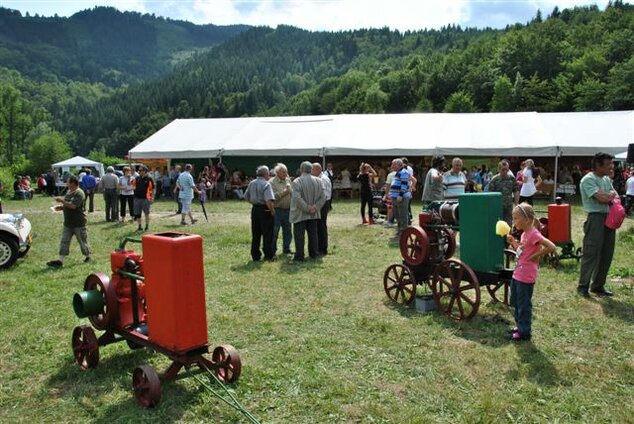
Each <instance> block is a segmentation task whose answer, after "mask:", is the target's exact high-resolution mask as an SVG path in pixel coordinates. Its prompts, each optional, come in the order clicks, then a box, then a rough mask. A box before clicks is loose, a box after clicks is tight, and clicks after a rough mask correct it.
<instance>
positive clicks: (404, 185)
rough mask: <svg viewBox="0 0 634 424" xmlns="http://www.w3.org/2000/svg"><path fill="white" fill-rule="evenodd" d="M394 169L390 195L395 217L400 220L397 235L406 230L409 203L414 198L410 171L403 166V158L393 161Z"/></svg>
mask: <svg viewBox="0 0 634 424" xmlns="http://www.w3.org/2000/svg"><path fill="white" fill-rule="evenodd" d="M392 171H394V172H396V174H395V175H394V179H393V180H392V185H391V186H390V197H391V198H392V210H393V211H394V218H395V219H396V220H397V222H398V227H397V228H398V229H397V232H396V235H397V236H398V237H400V235H401V234H402V233H403V231H405V228H406V227H407V222H408V205H409V202H410V199H411V198H412V193H411V192H410V190H409V179H410V178H409V177H410V175H409V172H407V169H405V168H404V167H403V160H402V159H399V158H397V159H394V160H393V161H392Z"/></svg>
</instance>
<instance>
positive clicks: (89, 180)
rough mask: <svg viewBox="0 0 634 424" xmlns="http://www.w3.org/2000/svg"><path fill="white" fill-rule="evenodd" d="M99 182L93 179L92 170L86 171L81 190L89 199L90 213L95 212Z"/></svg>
mask: <svg viewBox="0 0 634 424" xmlns="http://www.w3.org/2000/svg"><path fill="white" fill-rule="evenodd" d="M96 187H97V180H96V179H95V177H93V175H92V172H91V171H90V169H87V170H86V175H84V176H83V178H82V179H81V188H82V190H83V191H84V193H85V194H86V197H87V198H88V212H94V211H95V188H96Z"/></svg>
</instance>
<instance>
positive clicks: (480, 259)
mask: <svg viewBox="0 0 634 424" xmlns="http://www.w3.org/2000/svg"><path fill="white" fill-rule="evenodd" d="M458 204H459V210H460V259H461V260H462V261H463V262H464V263H466V264H467V265H469V266H470V267H471V268H472V269H473V270H474V271H482V272H497V271H500V270H502V269H503V268H504V239H503V238H502V237H500V236H498V235H496V234H495V224H496V223H497V221H498V220H499V219H502V194H501V193H466V194H461V195H460V196H459V198H458Z"/></svg>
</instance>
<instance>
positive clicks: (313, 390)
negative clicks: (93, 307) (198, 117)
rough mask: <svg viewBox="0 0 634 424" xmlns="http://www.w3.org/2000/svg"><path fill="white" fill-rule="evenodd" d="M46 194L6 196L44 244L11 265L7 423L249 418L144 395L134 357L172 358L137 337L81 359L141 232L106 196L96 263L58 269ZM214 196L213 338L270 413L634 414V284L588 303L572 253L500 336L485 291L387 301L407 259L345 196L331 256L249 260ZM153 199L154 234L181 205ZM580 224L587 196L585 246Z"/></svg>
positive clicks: (305, 416)
mask: <svg viewBox="0 0 634 424" xmlns="http://www.w3.org/2000/svg"><path fill="white" fill-rule="evenodd" d="M51 204H52V202H51V200H50V198H40V197H36V199H35V200H33V201H31V202H15V201H13V202H12V201H9V202H5V204H4V208H5V210H7V211H18V210H21V211H23V212H24V213H26V215H27V216H28V217H29V219H30V220H31V221H32V223H33V225H34V229H35V234H36V239H35V242H34V246H33V248H32V249H31V252H30V253H29V255H28V256H27V257H26V258H25V259H24V260H20V261H19V263H18V265H17V266H15V267H13V268H12V269H10V270H6V271H3V272H0V305H1V307H2V312H1V313H0V331H1V334H2V337H1V338H0V422H96V423H102V422H103V423H106V422H107V423H110V422H173V421H180V422H217V423H225V422H246V421H244V419H243V418H242V417H241V416H240V415H239V414H238V413H237V412H235V411H233V410H232V409H230V408H229V407H228V406H226V405H225V404H224V403H222V402H220V401H219V400H217V399H215V398H213V397H211V396H209V395H208V394H207V393H206V392H205V391H204V390H202V389H200V388H199V387H198V385H197V384H196V382H195V381H194V380H193V379H191V378H190V379H184V380H180V381H178V382H175V383H174V382H170V383H166V384H163V385H162V390H163V397H162V400H161V403H160V404H159V406H158V407H157V408H155V409H153V410H142V409H140V408H138V407H137V406H136V403H135V401H134V398H133V396H132V391H131V373H132V370H133V369H134V368H135V367H136V366H138V365H140V364H143V363H148V364H150V365H152V366H154V367H156V368H158V369H159V370H163V369H164V368H165V367H166V366H167V365H168V360H167V358H166V357H164V356H162V355H159V354H155V353H151V352H147V351H145V350H137V351H131V350H129V349H128V347H127V346H126V344H125V343H119V344H115V345H109V346H107V347H104V348H102V349H101V351H100V356H101V361H100V364H99V367H98V368H97V369H95V370H90V371H87V372H86V371H81V370H80V369H79V367H78V366H77V365H76V364H75V363H74V362H73V358H72V353H71V349H70V338H71V332H72V329H73V327H75V326H76V325H79V324H81V323H84V322H87V320H80V319H77V318H76V317H75V315H74V313H73V310H72V306H71V298H72V294H73V293H74V292H76V291H78V290H80V289H81V288H82V286H83V280H84V279H85V277H86V276H87V275H88V274H89V273H91V272H97V271H101V272H106V273H109V252H110V251H111V250H112V249H113V248H114V247H115V246H116V245H117V243H118V241H119V239H120V238H121V237H123V236H125V235H129V234H131V233H132V232H133V230H134V229H135V227H134V226H133V224H126V225H123V226H121V225H119V224H111V223H105V222H104V216H103V212H102V210H103V203H102V200H101V199H99V200H98V202H97V212H95V213H94V214H92V215H91V217H90V224H89V239H90V243H91V245H92V248H93V250H94V259H95V261H94V262H93V263H91V264H84V263H82V259H83V258H82V256H81V254H80V252H79V248H78V245H77V244H76V242H73V245H72V249H71V256H70V257H69V258H68V259H67V263H66V265H65V266H64V268H63V269H61V270H50V269H47V268H46V266H45V263H46V261H47V260H50V259H52V258H55V257H56V253H57V249H58V243H59V236H60V232H61V223H62V218H61V216H60V215H54V214H52V213H51V212H50V211H49V209H48V207H49V206H50V205H51ZM207 209H208V211H209V212H210V222H209V223H205V222H203V221H202V220H201V221H200V222H199V223H198V224H196V225H195V226H192V227H188V228H187V231H191V232H196V233H199V234H201V235H202V236H203V238H204V254H205V272H206V297H207V320H208V326H209V335H210V343H211V344H212V347H213V346H215V345H218V344H221V343H230V344H233V345H234V346H236V348H238V349H239V351H240V353H241V355H242V363H243V371H242V377H241V379H240V380H239V382H237V383H236V384H235V385H233V388H232V389H233V390H234V392H235V395H236V396H237V397H238V398H239V399H240V400H241V401H242V403H243V404H244V406H245V407H246V408H247V409H249V410H250V411H251V412H252V413H253V414H254V415H255V416H257V417H259V418H260V419H261V421H262V422H267V423H338V422H363V423H388V422H389V423H425V422H451V423H456V422H470V423H471V422H484V423H490V422H584V423H585V422H615V423H624V422H633V420H634V418H632V417H634V404H632V399H633V398H634V385H633V383H632V382H634V354H633V352H634V330H633V328H634V306H633V305H634V290H633V287H634V285H633V283H632V281H631V280H628V279H625V280H619V282H615V283H611V284H610V285H609V286H610V288H611V289H613V290H614V292H615V297H614V298H613V299H610V300H601V299H592V300H584V299H581V298H579V297H577V296H576V295H575V287H576V280H577V276H578V274H577V264H576V263H575V261H574V260H573V261H570V260H569V261H567V262H565V263H564V264H563V265H562V266H561V267H560V268H559V269H557V270H553V269H550V268H546V267H543V268H542V271H541V277H540V279H539V282H538V285H537V287H536V292H535V295H534V310H535V319H534V339H533V342H532V343H530V344H528V343H525V344H519V345H515V344H511V343H510V342H507V340H506V329H507V328H508V326H507V321H508V320H510V319H511V314H510V313H509V311H507V310H505V308H503V307H501V306H499V305H491V304H488V295H486V294H485V293H483V299H484V302H483V305H482V307H481V309H480V312H479V313H478V315H477V316H476V318H474V319H473V320H471V321H469V322H460V323H456V322H451V321H449V320H447V319H446V318H444V317H442V316H438V315H435V314H432V315H419V314H417V313H416V312H415V311H414V310H412V309H408V308H402V307H399V306H395V305H393V304H392V303H391V302H390V301H388V300H387V298H386V296H385V294H384V292H383V288H382V276H383V272H384V270H385V268H387V266H388V265H390V264H392V263H397V262H400V254H399V251H398V247H397V245H396V244H393V243H390V238H391V236H392V234H393V230H390V229H385V228H383V227H381V226H372V227H368V226H365V227H364V226H359V225H358V222H359V221H360V219H359V218H358V206H357V203H356V202H345V201H344V202H336V203H335V205H334V210H333V212H332V214H331V215H330V237H331V250H330V251H331V255H329V256H327V257H325V258H324V259H323V260H319V261H308V262H306V263H303V264H299V265H297V264H294V263H292V262H291V261H290V260H289V259H290V258H283V259H281V260H279V261H277V262H273V263H267V262H264V263H252V262H250V261H249V259H250V256H249V240H250V234H249V231H250V230H249V218H248V216H249V215H248V211H249V208H248V205H246V204H244V203H239V202H235V201H230V202H226V203H211V204H207ZM415 209H416V210H418V207H415ZM538 209H540V208H538ZM544 209H545V208H544ZM153 211H154V212H156V213H155V214H154V220H153V221H152V225H151V230H153V231H159V230H180V229H181V228H180V226H178V220H179V218H178V217H174V216H170V214H171V213H172V211H173V204H172V203H168V202H158V203H157V204H155V206H154V207H153ZM582 221H583V214H582V213H581V212H580V209H579V207H575V210H574V230H575V237H574V241H575V243H576V244H577V245H580V242H581V237H582V235H581V223H582ZM632 227H633V225H632V221H631V220H628V221H626V224H625V227H624V228H622V229H621V230H620V231H619V232H620V234H621V235H620V236H619V237H618V246H617V249H616V254H615V258H614V262H613V267H612V269H613V270H614V271H615V275H619V276H624V277H628V276H631V275H632V272H631V270H632V267H633V266H634V265H633V263H632V254H631V252H632V248H633V247H634V241H632V237H631V235H632V234H633V232H634V230H633V229H632ZM624 274H627V275H624Z"/></svg>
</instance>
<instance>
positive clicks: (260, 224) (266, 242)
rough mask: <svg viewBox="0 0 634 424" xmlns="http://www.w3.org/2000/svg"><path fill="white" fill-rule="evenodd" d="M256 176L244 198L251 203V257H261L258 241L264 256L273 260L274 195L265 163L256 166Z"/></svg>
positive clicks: (257, 258)
mask: <svg viewBox="0 0 634 424" xmlns="http://www.w3.org/2000/svg"><path fill="white" fill-rule="evenodd" d="M256 175H257V178H256V179H255V180H253V181H251V182H250V183H249V186H248V187H247V191H246V192H245V193H244V198H245V199H246V200H247V201H248V202H249V203H251V204H252V205H253V206H252V208H251V258H252V259H253V260H254V261H259V260H260V259H262V252H261V251H260V242H262V244H263V246H262V250H263V251H264V258H265V259H266V260H268V261H273V260H275V252H274V251H273V226H274V217H275V206H274V205H273V201H274V200H275V195H274V194H273V189H272V188H271V184H269V181H268V180H269V168H268V167H267V166H265V165H260V166H258V169H257V170H256Z"/></svg>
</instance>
